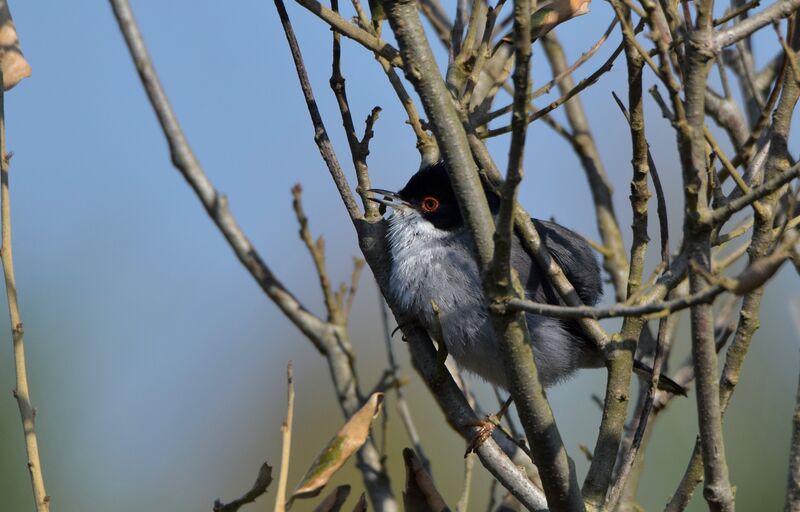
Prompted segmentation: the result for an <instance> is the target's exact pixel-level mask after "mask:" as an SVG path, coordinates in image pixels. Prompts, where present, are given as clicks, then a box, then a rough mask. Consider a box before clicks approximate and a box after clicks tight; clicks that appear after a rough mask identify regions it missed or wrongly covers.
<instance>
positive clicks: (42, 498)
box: [0, 69, 50, 512]
mask: <svg viewBox="0 0 800 512" xmlns="http://www.w3.org/2000/svg"><path fill="white" fill-rule="evenodd" d="M4 79H5V75H3V71H2V70H1V69H0V85H2V83H3V80H4ZM5 89H6V88H5V87H0V187H1V189H0V202H2V204H1V205H0V229H2V235H0V261H2V265H3V277H4V279H5V286H6V299H7V300H8V315H9V320H10V322H11V343H12V345H13V347H14V370H15V372H16V383H15V387H14V398H16V399H17V405H18V406H19V414H20V417H21V419H22V432H23V434H24V436H25V452H26V455H27V457H28V473H30V478H31V486H32V487H33V500H34V504H35V505H36V511H37V512H48V511H49V510H50V496H48V495H47V491H46V490H45V487H44V477H43V476H42V461H41V458H40V457H39V440H38V438H37V436H36V429H35V425H34V423H35V419H36V409H35V408H34V407H33V404H32V403H31V394H30V388H29V387H28V367H27V364H26V362H25V332H24V328H23V325H22V316H21V314H20V310H19V302H18V300H17V280H16V277H15V276H14V254H13V251H12V248H11V193H10V191H9V180H8V171H9V165H8V164H9V159H10V155H9V154H8V153H7V152H6V118H5V94H4V93H3V91H4V90H5Z"/></svg>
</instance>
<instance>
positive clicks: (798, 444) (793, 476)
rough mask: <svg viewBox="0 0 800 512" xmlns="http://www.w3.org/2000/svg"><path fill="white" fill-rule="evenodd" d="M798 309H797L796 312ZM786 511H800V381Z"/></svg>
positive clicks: (794, 418) (793, 418) (795, 410)
mask: <svg viewBox="0 0 800 512" xmlns="http://www.w3.org/2000/svg"><path fill="white" fill-rule="evenodd" d="M797 313H798V311H797V309H795V311H794V314H795V315H797ZM783 510H784V512H798V511H800V382H798V385H797V398H796V400H795V407H794V415H793V416H792V442H791V450H790V453H789V477H788V482H787V484H786V505H785V506H784V508H783Z"/></svg>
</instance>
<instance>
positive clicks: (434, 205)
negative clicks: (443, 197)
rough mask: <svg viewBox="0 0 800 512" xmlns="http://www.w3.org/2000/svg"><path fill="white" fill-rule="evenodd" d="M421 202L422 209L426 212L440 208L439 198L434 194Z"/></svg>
mask: <svg viewBox="0 0 800 512" xmlns="http://www.w3.org/2000/svg"><path fill="white" fill-rule="evenodd" d="M421 204H422V211H423V212H425V213H433V212H435V211H436V210H438V209H439V200H438V199H436V198H435V197H432V196H428V197H426V198H425V199H423V200H422V203H421Z"/></svg>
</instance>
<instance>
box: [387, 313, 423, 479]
mask: <svg viewBox="0 0 800 512" xmlns="http://www.w3.org/2000/svg"><path fill="white" fill-rule="evenodd" d="M380 303H381V324H382V326H383V339H384V342H385V343H386V357H387V358H388V359H389V372H391V374H392V375H393V376H394V378H395V379H397V369H398V366H397V359H396V358H395V355H394V345H393V344H392V334H391V330H390V328H389V312H388V310H387V307H386V302H385V301H384V300H383V299H380ZM395 394H396V396H397V413H398V414H399V415H400V419H401V420H402V422H403V426H404V427H405V429H406V433H407V434H408V438H409V439H410V440H411V444H413V445H414V451H415V452H416V453H417V457H418V458H419V460H420V462H422V467H423V468H425V471H427V472H428V474H433V473H431V461H430V460H429V459H428V457H427V456H426V455H425V450H423V449H422V441H421V440H420V437H419V433H418V432H417V426H416V425H415V423H414V418H413V417H412V416H411V409H410V408H409V407H408V402H407V401H406V397H405V392H404V391H403V388H402V386H396V387H395Z"/></svg>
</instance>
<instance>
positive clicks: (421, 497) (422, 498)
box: [403, 448, 450, 512]
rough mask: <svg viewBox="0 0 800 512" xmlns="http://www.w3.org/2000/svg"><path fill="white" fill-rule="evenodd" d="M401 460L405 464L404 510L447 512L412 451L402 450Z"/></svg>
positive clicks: (430, 480)
mask: <svg viewBox="0 0 800 512" xmlns="http://www.w3.org/2000/svg"><path fill="white" fill-rule="evenodd" d="M403 460H404V461H405V463H406V488H405V491H403V505H404V507H405V509H406V510H413V511H415V512H445V511H448V512H449V510H450V508H449V507H448V506H447V504H446V503H445V502H444V499H443V498H442V495H441V494H439V491H437V490H436V486H435V485H434V484H433V480H432V479H431V476H430V475H429V474H428V472H427V471H425V469H424V468H423V467H422V462H420V460H419V458H417V454H415V453H414V450H412V449H410V448H406V449H405V450H403Z"/></svg>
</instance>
